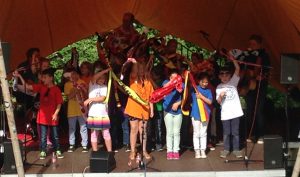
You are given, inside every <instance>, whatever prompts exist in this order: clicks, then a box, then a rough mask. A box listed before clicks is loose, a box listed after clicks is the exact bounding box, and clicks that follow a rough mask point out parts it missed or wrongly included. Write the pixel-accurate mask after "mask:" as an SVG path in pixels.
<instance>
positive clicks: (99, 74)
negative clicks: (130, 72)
mask: <svg viewBox="0 0 300 177" xmlns="http://www.w3.org/2000/svg"><path fill="white" fill-rule="evenodd" d="M110 70H111V68H107V69H105V70H103V71H100V72H98V73H96V74H94V76H93V78H92V83H96V81H97V80H98V79H99V78H100V77H101V76H102V75H103V74H105V73H108V71H110Z"/></svg>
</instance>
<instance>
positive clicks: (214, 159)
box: [0, 143, 285, 177]
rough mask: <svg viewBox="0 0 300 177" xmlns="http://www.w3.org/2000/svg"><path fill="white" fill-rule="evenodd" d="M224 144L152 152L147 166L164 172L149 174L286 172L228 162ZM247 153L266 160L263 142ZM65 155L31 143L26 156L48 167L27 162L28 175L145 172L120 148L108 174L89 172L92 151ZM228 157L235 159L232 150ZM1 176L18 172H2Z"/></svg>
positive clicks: (216, 176)
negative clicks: (200, 150)
mask: <svg viewBox="0 0 300 177" xmlns="http://www.w3.org/2000/svg"><path fill="white" fill-rule="evenodd" d="M221 149H222V146H217V147H216V150H215V151H210V152H208V154H207V155H208V157H207V159H195V158H194V152H193V151H191V150H186V151H184V152H183V153H182V156H181V159H180V160H167V159H166V151H162V152H152V153H151V155H152V156H153V160H152V161H151V162H150V163H149V164H148V167H152V168H156V169H158V170H160V171H161V172H154V171H153V170H150V169H149V170H148V169H147V174H146V175H147V176H159V177H165V176H170V177H177V176H185V177H188V176H190V177H192V176H207V177H235V176H236V177H241V176H243V177H247V176H260V177H263V176H268V177H271V176H272V177H274V176H285V170H284V169H271V170H265V169H264V163H263V162H257V163H249V165H248V168H246V166H245V163H244V162H236V163H225V159H222V158H220V157H219V153H220V150H221ZM250 152H252V153H251V156H249V155H248V157H249V158H250V159H253V160H263V155H264V152H263V145H259V144H253V143H248V154H249V153H250ZM63 154H64V156H65V158H64V159H58V162H57V167H56V168H54V167H53V165H52V164H51V155H50V156H47V158H46V159H45V160H39V151H38V149H37V148H35V147H31V148H30V150H29V152H28V154H27V159H28V162H29V163H47V164H49V165H50V166H49V167H39V166H27V167H25V172H26V176H51V177H52V176H118V177H120V176H143V175H144V174H143V171H141V170H135V171H133V172H130V173H127V171H128V170H130V169H131V168H130V167H129V166H128V155H129V153H126V152H124V149H120V150H119V152H116V153H115V159H116V162H117V167H116V168H115V169H114V170H113V171H112V172H111V173H109V174H107V173H90V172H89V156H90V152H89V153H82V152H81V148H77V149H76V151H75V152H73V153H68V152H66V151H64V153H63ZM227 160H236V158H235V157H234V156H233V155H232V154H231V155H229V156H228V158H227ZM0 176H1V177H2V176H3V177H10V176H16V175H9V174H1V175H0Z"/></svg>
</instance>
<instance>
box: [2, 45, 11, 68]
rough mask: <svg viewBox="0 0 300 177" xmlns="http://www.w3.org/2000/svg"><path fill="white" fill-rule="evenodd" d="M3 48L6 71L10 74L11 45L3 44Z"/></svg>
mask: <svg viewBox="0 0 300 177" xmlns="http://www.w3.org/2000/svg"><path fill="white" fill-rule="evenodd" d="M1 47H2V51H3V57H4V64H5V70H6V72H7V73H8V72H10V70H9V61H10V60H9V57H10V45H9V43H7V42H1Z"/></svg>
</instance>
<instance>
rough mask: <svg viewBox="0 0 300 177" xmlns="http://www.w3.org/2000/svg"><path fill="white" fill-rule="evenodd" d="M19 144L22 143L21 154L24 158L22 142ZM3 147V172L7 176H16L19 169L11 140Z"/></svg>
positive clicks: (5, 142)
mask: <svg viewBox="0 0 300 177" xmlns="http://www.w3.org/2000/svg"><path fill="white" fill-rule="evenodd" d="M19 143H20V148H21V153H22V156H23V151H22V146H21V142H19ZM3 146H4V157H3V162H4V164H3V172H4V173H5V174H16V173H17V167H16V162H15V156H14V152H13V147H12V143H11V140H5V141H4V143H3Z"/></svg>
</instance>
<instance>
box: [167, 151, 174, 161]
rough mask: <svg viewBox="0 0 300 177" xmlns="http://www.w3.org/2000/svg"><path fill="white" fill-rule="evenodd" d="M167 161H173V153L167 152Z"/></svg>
mask: <svg viewBox="0 0 300 177" xmlns="http://www.w3.org/2000/svg"><path fill="white" fill-rule="evenodd" d="M167 160H173V152H167Z"/></svg>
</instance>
